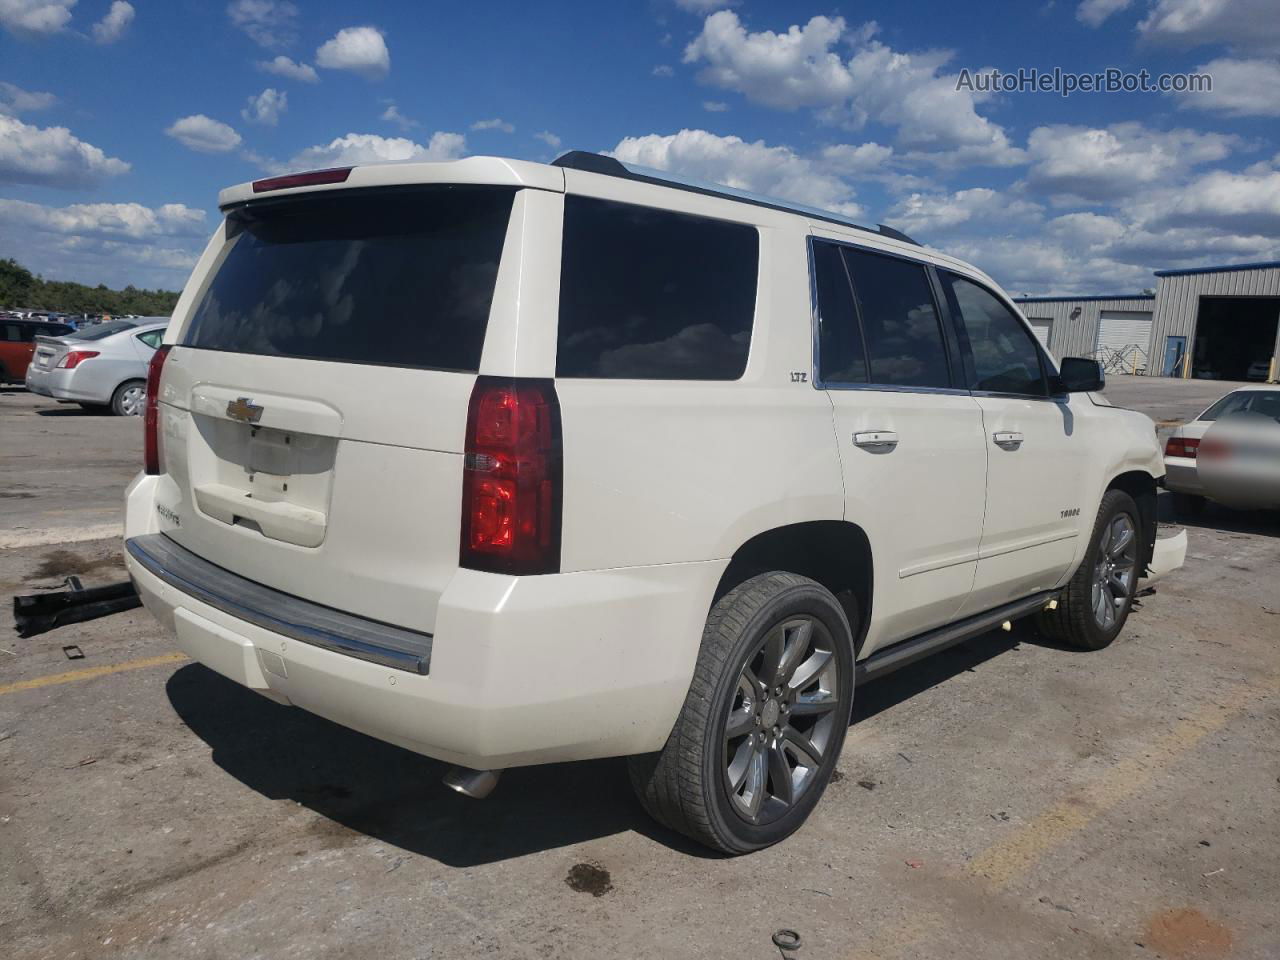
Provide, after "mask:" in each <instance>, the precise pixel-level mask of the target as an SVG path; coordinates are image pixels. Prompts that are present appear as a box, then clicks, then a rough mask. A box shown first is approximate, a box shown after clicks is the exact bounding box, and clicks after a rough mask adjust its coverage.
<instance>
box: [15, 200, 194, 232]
mask: <svg viewBox="0 0 1280 960" xmlns="http://www.w3.org/2000/svg"><path fill="white" fill-rule="evenodd" d="M0 223H5V224H10V225H12V226H17V227H21V228H23V229H25V230H40V231H43V232H45V233H61V234H68V235H75V236H84V237H113V238H124V239H129V240H149V239H151V238H153V237H162V236H167V237H203V236H204V235H205V233H206V232H207V230H206V226H205V212H204V211H203V210H197V209H194V208H192V207H188V206H186V205H184V204H181V203H166V204H164V205H162V206H159V207H155V208H152V207H144V206H143V205H142V204H140V203H75V204H71V205H70V206H66V207H47V206H45V205H44V204H40V203H27V202H25V201H22V200H6V199H0Z"/></svg>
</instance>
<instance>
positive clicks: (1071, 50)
mask: <svg viewBox="0 0 1280 960" xmlns="http://www.w3.org/2000/svg"><path fill="white" fill-rule="evenodd" d="M1054 67H1060V68H1062V69H1063V70H1066V71H1071V72H1075V73H1092V72H1095V71H1100V70H1104V69H1106V68H1108V67H1116V68H1120V69H1122V70H1131V71H1137V70H1141V69H1146V70H1148V71H1150V72H1151V73H1152V74H1153V75H1158V74H1160V73H1165V72H1169V73H1173V72H1185V71H1200V72H1205V73H1208V74H1210V75H1211V76H1212V77H1213V79H1214V89H1213V91H1212V92H1211V93H1199V94H1187V95H1182V96H1179V95H1174V94H1163V93H1154V92H1153V93H1129V94H1125V93H1115V94H1103V93H1077V94H1075V95H1074V96H1072V97H1070V98H1065V99H1064V98H1062V97H1060V96H1058V95H1056V94H1053V93H1019V92H1014V93H1002V94H996V95H984V94H978V93H970V92H967V91H958V90H956V78H957V76H958V74H959V73H960V71H961V70H966V69H967V70H969V71H970V72H977V71H980V70H985V69H990V68H995V69H999V70H1003V71H1006V72H1015V71H1017V70H1018V69H1020V68H1040V69H1049V70H1051V69H1052V68H1054ZM1278 91H1280V11H1278V10H1277V6H1276V0H1030V2H1006V3H1003V4H1001V3H987V4H982V5H980V6H977V7H975V6H973V5H970V4H960V3H955V2H954V0H916V2H911V0H900V2H897V3H893V4H888V3H859V4H850V3H839V4H828V3H822V2H807V0H806V2H801V3H796V2H791V3H781V2H765V0H737V2H732V3H729V2H724V0H720V2H716V0H647V2H636V3H626V4H622V3H615V4H595V3H593V4H587V3H567V2H566V3H550V2H548V3H542V4H528V3H514V2H488V3H474V4H435V3H419V2H408V0H405V2H399V3H396V2H381V3H377V2H365V3H362V4H358V5H356V4H350V3H332V2H321V0H232V2H229V3H227V2H196V0H164V2H161V0H129V2H126V0H78V2H77V0H0V256H12V257H16V258H17V259H19V260H20V261H22V262H23V263H25V264H27V265H28V266H30V267H32V268H33V269H36V270H37V271H39V272H41V273H42V274H44V275H45V276H46V277H51V278H57V279H74V280H80V281H83V282H88V283H98V282H104V283H107V284H109V285H112V286H121V285H123V284H125V283H134V284H137V285H145V286H156V285H162V286H166V287H171V288H176V287H179V286H181V284H182V283H183V282H184V280H185V278H186V274H187V271H188V270H189V269H190V266H191V264H192V263H193V262H194V258H195V256H196V254H197V253H198V251H199V249H200V248H201V247H202V246H203V243H204V241H205V239H207V236H208V234H209V233H210V232H211V231H212V229H213V228H214V226H215V225H216V218H217V209H216V196H217V191H218V190H219V189H220V188H221V187H223V186H226V185H227V184H230V183H235V182H239V181H243V180H248V179H253V178H256V177H260V176H263V175H265V174H267V173H272V172H280V171H284V170H288V169H296V168H305V167H316V166H326V165H333V164H341V163H350V162H368V161H371V160H376V159H409V158H418V159H441V160H446V159H452V158H455V157H459V156H464V155H467V154H477V153H483V154H497V155H503V156H514V157H520V158H525V159H534V160H549V159H551V158H553V157H554V156H555V155H556V154H557V153H559V152H560V151H561V150H564V149H570V148H577V149H586V150H597V151H610V152H614V153H616V154H617V155H618V156H620V157H622V158H623V159H628V160H632V161H636V162H641V163H645V164H647V165H649V166H657V167H664V168H668V169H673V170H678V171H680V172H683V173H686V174H689V175H692V176H697V177H699V178H702V179H709V180H717V181H721V182H728V183H731V184H733V185H734V186H738V187H743V188H746V189H753V190H757V191H760V192H766V193H773V194H778V195H783V196H788V197H791V198H793V199H796V200H799V201H803V202H807V203H813V204H816V205H819V206H826V207H830V208H834V209H839V210H842V211H845V212H848V213H852V214H855V215H856V216H859V217H861V218H863V219H864V220H865V221H866V222H868V223H875V222H885V223H889V224H892V225H894V226H897V227H899V228H901V229H904V230H906V231H907V232H908V233H911V234H912V235H914V236H916V237H917V238H918V239H920V240H922V241H924V242H927V243H930V244H932V245H934V246H937V247H939V248H941V249H943V250H947V251H948V252H952V253H955V254H957V255H959V256H962V257H964V258H966V259H969V260H971V261H973V262H975V263H976V264H977V265H979V266H980V267H983V268H984V269H986V270H987V271H988V272H990V273H991V274H992V275H993V276H995V277H996V279H997V280H999V281H1000V282H1001V283H1002V284H1003V285H1004V286H1005V287H1006V288H1007V289H1009V290H1011V291H1012V292H1015V293H1033V294H1037V293H1050V292H1062V293H1112V292H1122V291H1136V290H1140V289H1142V288H1144V287H1149V286H1152V285H1153V282H1154V281H1153V280H1152V278H1151V276H1150V274H1151V271H1152V270H1155V269H1160V268H1166V267H1180V266H1192V265H1204V264H1214V263H1229V262H1248V261H1255V260H1264V259H1276V258H1280V153H1278V152H1277V151H1280V136H1277V134H1278V133H1280V92H1278Z"/></svg>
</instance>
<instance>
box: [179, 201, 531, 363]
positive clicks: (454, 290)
mask: <svg viewBox="0 0 1280 960" xmlns="http://www.w3.org/2000/svg"><path fill="white" fill-rule="evenodd" d="M514 196H515V191H514V190H511V189H499V188H495V187H458V186H450V187H425V188H416V189H411V190H394V191H379V192H370V191H360V192H341V193H329V194H321V195H319V196H310V197H304V198H301V199H285V200H280V201H275V202H267V203H263V204H259V205H254V204H250V205H249V206H248V207H246V208H242V209H241V210H238V211H235V212H233V213H232V214H231V215H230V217H229V219H228V223H227V233H228V236H229V237H230V238H232V239H231V240H230V244H229V247H228V248H227V249H226V250H224V252H223V255H222V262H221V264H220V265H219V266H218V267H217V269H216V273H215V274H214V276H213V279H212V280H211V281H210V282H209V284H208V288H207V289H206V290H205V292H204V294H203V296H202V297H201V299H200V302H199V303H198V304H197V306H196V308H195V311H194V313H193V316H192V320H191V325H190V327H189V329H188V331H187V334H186V338H185V344H186V345H187V346H190V347H196V348H199V349H205V350H226V351H231V352H234V353H252V354H259V355H262V356H274V357H302V358H308V359H313V360H336V361H342V362H347V363H372V364H381V365H385V366H408V367H419V368H429V369H437V370H461V371H468V372H474V371H476V370H478V369H479V367H480V351H481V348H482V347H483V345H484V334H485V328H486V325H487V324H488V320H489V304H490V301H491V300H492V298H493V288H494V282H495V280H496V278H497V275H498V261H499V259H500V257H501V256H502V245H503V241H504V239H505V237H506V231H507V221H508V220H509V219H510V216H511V204H512V200H513V198H514Z"/></svg>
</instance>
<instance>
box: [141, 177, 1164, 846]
mask: <svg viewBox="0 0 1280 960" xmlns="http://www.w3.org/2000/svg"><path fill="white" fill-rule="evenodd" d="M220 205H221V208H222V210H223V212H224V214H225V221H224V222H223V224H222V225H221V226H220V227H219V228H218V230H217V232H216V234H215V235H214V237H213V239H212V240H211V242H210V243H209V245H208V248H207V249H206V250H205V252H204V254H203V256H202V257H201V258H200V261H199V263H198V264H197V266H196V268H195V271H194V273H193V275H192V277H191V280H190V282H189V283H188V285H187V287H186V290H185V291H184V292H183V294H182V297H181V299H180V300H179V302H178V306H177V309H176V311H175V313H174V318H173V322H172V324H171V325H170V326H169V329H168V332H167V333H166V335H165V338H164V341H165V342H164V346H163V347H162V349H161V350H159V351H158V352H157V354H156V357H155V359H154V360H153V362H152V365H151V369H150V378H149V386H148V406H147V410H146V417H145V419H146V467H145V471H144V472H143V473H142V474H140V475H139V476H138V478H137V479H136V480H135V481H134V482H133V483H132V485H131V486H130V487H129V490H128V493H127V520H126V531H125V536H126V544H125V546H126V560H127V563H128V568H129V572H130V574H131V575H132V577H133V579H134V581H135V582H136V584H137V588H138V591H139V593H140V594H141V596H142V599H143V601H144V602H145V604H146V606H147V608H148V609H149V610H151V611H152V613H153V614H154V615H155V616H156V617H157V618H159V620H160V621H161V622H163V623H164V624H165V625H166V626H168V627H169V628H170V629H172V631H173V632H174V633H175V634H176V637H177V643H178V645H179V647H181V649H182V650H184V651H185V652H186V653H188V654H190V655H191V656H192V657H194V658H195V659H196V660H198V661H200V662H201V663H203V664H205V665H206V666H208V667H210V668H212V669H213V670H215V671H217V672H219V673H221V674H223V675H224V676H226V677H229V678H231V679H232V680H234V681H236V682H237V683H240V684H243V685H245V686H247V687H249V688H251V689H253V690H256V691H258V692H259V693H261V694H263V695H264V696H267V697H270V698H272V699H273V700H276V701H279V702H281V703H286V704H294V705H297V706H299V707H302V708H303V709H305V710H309V711H312V712H314V713H316V714H319V715H321V716H323V717H327V718H329V719H330V720H333V721H335V722H337V723H340V724H343V725H345V726H348V727H351V728H353V729H355V730H359V731H362V732H364V733H366V734H368V735H370V736H373V737H377V738H379V739H381V740H385V741H388V742H390V743H394V744H398V745H400V746H402V747H405V748H406V749H409V750H413V751H417V752H419V753H422V754H425V755H427V756H430V757H435V758H438V759H440V760H443V761H445V762H447V763H449V764H453V765H455V766H454V768H453V769H452V770H450V772H449V774H448V776H447V777H446V780H447V781H448V782H450V785H451V786H453V787H454V788H455V789H459V790H461V791H462V792H464V793H468V794H470V795H472V796H483V795H484V794H485V793H487V792H488V790H490V789H491V788H492V786H493V784H494V783H495V781H496V779H497V775H498V773H499V772H500V771H501V770H502V769H503V768H506V767H512V766H520V765H527V764H539V763H551V762H556V761H565V760H582V759H587V758H592V757H609V756H627V757H630V758H632V759H631V761H630V766H631V776H632V779H633V781H634V785H635V788H636V791H637V793H638V794H639V797H640V799H641V802H642V803H643V805H644V806H645V807H646V809H648V811H649V812H650V813H652V814H653V816H655V817H656V818H657V819H658V820H660V821H661V822H663V823H664V824H666V825H668V826H669V827H672V828H674V829H676V830H679V831H682V832H684V833H686V834H688V835H689V836H691V837H693V838H695V839H697V840H699V841H701V842H702V843H705V844H707V845H709V846H711V847H714V848H717V849H719V850H722V851H725V852H730V853H743V852H747V851H751V850H755V849H758V848H761V847H764V846H766V845H768V844H771V843H774V842H776V841H778V840H780V839H782V838H784V837H786V836H788V835H789V834H790V833H792V832H793V831H794V830H796V829H797V828H798V827H799V826H800V825H801V824H802V823H803V822H804V820H805V818H806V817H807V816H808V814H809V813H810V811H811V810H812V809H813V807H814V806H815V804H816V803H817V802H818V800H819V797H820V796H821V794H822V792H823V790H824V788H825V787H826V785H827V783H828V781H829V780H830V778H831V775H832V772H833V769H834V767H835V764H836V761H837V759H838V757H839V754H840V749H841V745H842V744H843V742H844V738H845V731H846V729H847V726H848V723H849V718H850V708H851V705H852V701H853V696H854V688H855V686H856V684H858V683H860V682H863V681H865V680H868V679H871V678H873V677H875V676H878V675H880V674H883V673H885V672H887V671H889V670H892V669H894V668H896V667H899V666H902V665H904V664H907V663H910V662H912V661H914V660H916V659H918V658H920V657H922V656H924V655H925V654H927V653H930V652H933V651H935V650H939V649H942V648H944V647H946V646H949V645H951V644H954V643H957V642H959V641H962V640H965V639H968V638H970V637H974V636H976V635H978V634H981V633H983V632H985V631H989V630H991V629H992V628H994V627H999V626H1000V625H1002V624H1006V623H1007V622H1009V621H1012V620H1014V619H1017V618H1019V617H1023V616H1027V615H1031V614H1036V615H1038V616H1039V617H1040V618H1041V622H1042V624H1043V626H1044V628H1045V629H1046V630H1048V631H1049V632H1051V633H1052V635H1053V636H1055V637H1057V638H1058V639H1060V640H1061V641H1065V642H1067V643H1070V644H1073V645H1076V646H1080V647H1085V648H1089V649H1096V648H1100V647H1104V646H1106V645H1107V644H1108V643H1110V642H1111V640H1112V639H1113V638H1114V637H1115V636H1116V634H1117V633H1118V632H1119V631H1120V629H1121V628H1122V626H1123V625H1124V622H1125V618H1126V616H1127V615H1128V613H1129V609H1130V604H1131V602H1132V599H1133V596H1134V592H1135V588H1136V586H1137V583H1138V580H1139V578H1140V577H1142V576H1143V575H1145V574H1147V573H1148V572H1149V571H1150V570H1152V569H1154V568H1155V567H1157V566H1158V565H1159V562H1160V556H1159V554H1160V553H1161V552H1162V551H1158V550H1156V543H1157V541H1156V537H1155V532H1156V520H1155V501H1156V486H1157V483H1158V482H1159V480H1160V479H1161V477H1162V475H1163V472H1164V469H1163V464H1162V460H1161V454H1160V450H1159V448H1158V446H1157V443H1156V437H1155V433H1154V431H1153V429H1152V423H1151V421H1150V420H1149V419H1148V418H1147V417H1145V416H1143V415H1141V414H1138V413H1134V412H1129V411H1125V410H1120V409H1116V408H1114V407H1111V406H1109V405H1108V404H1107V403H1106V402H1105V401H1104V400H1103V399H1102V398H1101V397H1099V396H1097V395H1096V391H1097V390H1099V389H1101V387H1102V378H1101V373H1100V371H1099V368H1098V366H1097V365H1096V364H1095V363H1093V362H1091V361H1087V360H1068V361H1065V362H1064V364H1063V368H1062V370H1061V371H1059V370H1058V369H1056V368H1055V366H1054V364H1053V362H1052V361H1051V360H1050V359H1049V357H1047V356H1046V355H1045V353H1044V352H1043V351H1042V350H1041V349H1040V347H1039V345H1038V343H1037V341H1036V338H1035V336H1034V335H1033V333H1032V331H1031V330H1030V328H1029V327H1028V326H1027V324H1026V322H1025V321H1024V319H1023V318H1022V317H1021V316H1020V315H1019V313H1018V312H1017V310H1016V309H1015V308H1014V307H1013V306H1012V304H1011V303H1010V302H1009V299H1008V297H1006V296H1005V295H1004V294H1003V293H1002V292H1001V291H1000V289H999V288H998V287H997V286H996V284H995V283H993V282H992V281H991V279H990V278H988V277H987V276H985V275H984V274H983V273H981V272H979V271H977V270H975V269H974V268H973V267H971V266H969V265H967V264H965V263H962V262H960V261H958V260H955V259H952V258H950V257H947V256H944V255H942V254H939V253H936V252H934V251H932V250H927V249H924V248H922V247H920V246H919V245H917V244H915V243H913V242H912V241H911V240H910V239H909V238H907V237H905V236H903V235H901V234H898V233H897V232H896V231H893V230H890V229H888V228H880V229H879V230H869V229H866V228H862V227H858V226H856V225H855V224H852V223H850V222H848V221H847V220H845V219H844V218H842V217H839V216H836V215H833V214H828V213H824V212H822V211H817V210H809V209H806V208H801V207H794V206H790V205H787V204H784V203H780V202H777V201H770V200H766V199H764V198H759V197H753V196H750V195H746V194H741V193H738V192H736V191H734V190H732V189H730V188H727V187H718V186H714V185H706V184H701V185H695V184H690V183H680V182H676V181H674V180H670V179H665V178H664V176H663V175H659V174H655V173H653V172H643V171H640V170H637V169H634V168H631V167H627V166H625V165H623V164H621V163H619V162H618V161H616V160H614V159H611V158H607V157H601V156H596V155H592V154H583V153H571V154H567V155H566V156H565V157H562V158H561V159H560V160H559V161H557V162H556V163H555V164H552V165H543V164H534V163H525V162H519V161H512V160H503V159H495V158H488V157H474V158H470V159H466V160H460V161H456V162H449V163H408V164H391V165H370V166H356V167H353V168H343V169H335V170H323V171H316V172H313V173H307V174H299V175H295V176H286V177H277V178H273V179H269V180H263V181H258V182H255V183H252V184H244V185H241V186H237V187H232V188H230V189H228V190H225V191H223V193H222V194H221V197H220ZM1164 542H1165V541H1161V543H1164ZM1184 543H1185V541H1184ZM1165 552H1168V551H1165ZM1153 554H1155V556H1153ZM1173 562H1175V563H1177V562H1181V560H1180V557H1179V558H1177V559H1176V560H1175V561H1173Z"/></svg>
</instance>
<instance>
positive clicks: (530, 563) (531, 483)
mask: <svg viewBox="0 0 1280 960" xmlns="http://www.w3.org/2000/svg"><path fill="white" fill-rule="evenodd" d="M562 494H563V458H562V454H561V439H560V403H559V401H558V400H557V399H556V388H555V383H554V382H553V381H551V380H525V379H511V378H503V377H477V378H476V385H475V387H474V389H472V391H471V403H470V406H469V407H468V410H467V440H466V450H465V456H464V460H463V470H462V549H461V556H460V563H461V564H462V566H464V567H470V568H471V569H473V570H487V571H490V572H492V573H509V574H516V575H527V574H537V573H557V572H559V570H560V509H561V503H562Z"/></svg>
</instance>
